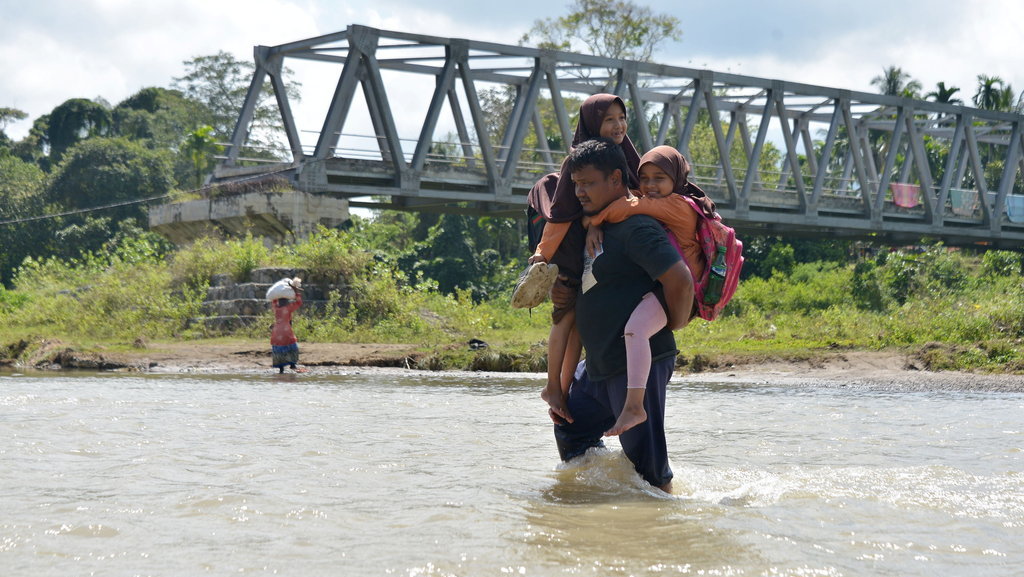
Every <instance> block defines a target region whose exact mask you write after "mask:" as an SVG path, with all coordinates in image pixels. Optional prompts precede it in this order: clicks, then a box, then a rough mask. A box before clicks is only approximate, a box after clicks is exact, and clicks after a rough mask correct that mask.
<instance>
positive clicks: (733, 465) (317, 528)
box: [0, 371, 1024, 577]
mask: <svg viewBox="0 0 1024 577" xmlns="http://www.w3.org/2000/svg"><path fill="white" fill-rule="evenodd" d="M542 383H543V378H542V376H540V375H528V376H489V375H471V374H423V373H388V372H374V371H369V372H364V373H352V374H347V375H316V374H309V375H302V376H297V375H283V376H277V375H274V376H270V375H240V376H211V375H81V374H57V375H33V376H24V375H9V374H8V375H6V376H0V435H2V438H3V439H4V441H3V443H0V491H2V492H3V495H4V501H3V503H4V504H3V515H2V516H0V568H3V569H4V573H5V574H11V575H34V576H35V575H38V576H51V575H52V576H57V575H60V576H63V575H68V574H71V575H80V574H89V573H95V574H108V575H110V574H118V575H119V574H124V575H136V574H137V575H191V574H197V573H201V572H202V573H208V574H214V575H222V574H237V573H244V574H268V575H269V574H277V575H319V574H325V575H410V576H413V575H416V576H418V575H481V576H482V575H488V576H490V575H578V574H589V575H881V574H885V575H921V576H933V575H958V576H959V575H979V576H982V575H984V576H986V577H987V576H991V575H1016V574H1018V568H1019V567H1020V566H1021V561H1022V560H1024V539H1022V537H1024V528H1022V525H1024V473H1022V467H1021V462H1022V458H1021V456H1022V445H1024V424H1022V422H1021V420H1022V414H1024V413H1022V412H1021V408H1022V407H1024V396H1022V395H1017V394H1006V393H991V394H986V393H977V392H974V393H970V394H967V393H952V392H943V393H905V394H897V393H892V392H877V391H871V390H866V389H856V390H840V389H835V388H822V389H814V388H792V387H789V388H787V387H778V386H775V387H773V386H765V385H736V384H719V383H686V384H683V383H674V384H673V385H672V386H671V390H670V401H669V422H668V423H667V425H668V434H669V437H670V438H669V447H670V450H671V451H672V455H671V456H672V461H673V467H674V469H675V471H676V479H675V481H674V492H675V494H674V495H666V494H664V493H662V492H660V491H658V490H656V489H653V488H651V487H649V486H647V485H646V484H645V483H644V482H643V481H642V480H641V479H640V478H639V477H638V476H637V475H636V474H635V473H634V472H633V470H632V468H631V466H630V464H629V462H628V461H627V460H626V459H625V458H624V457H623V455H622V453H621V452H620V451H619V450H617V445H616V443H615V442H614V441H612V442H611V443H610V444H609V447H611V448H610V449H606V450H599V451H594V452H592V453H590V454H588V455H587V456H585V457H584V458H582V459H579V460H577V461H574V462H573V463H570V464H568V465H561V464H559V463H558V462H557V451H556V450H555V447H554V443H553V440H552V438H551V432H550V426H549V424H548V423H547V421H546V415H545V411H544V406H543V403H542V402H541V401H540V400H539V398H538V397H537V394H538V393H539V390H540V387H541V386H542Z"/></svg>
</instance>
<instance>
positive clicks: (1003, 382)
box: [24, 341, 1024, 392]
mask: <svg viewBox="0 0 1024 577" xmlns="http://www.w3.org/2000/svg"><path fill="white" fill-rule="evenodd" d="M299 347H300V364H302V365H303V366H305V367H307V368H308V369H309V370H310V371H312V372H314V373H323V374H331V373H339V372H344V371H348V370H351V369H352V368H353V367H384V368H387V369H389V370H407V369H410V367H413V366H415V360H416V358H417V357H419V356H421V355H422V353H420V352H418V350H417V347H416V346H415V345H408V344H359V343H356V344H352V343H300V345H299ZM32 357H33V359H34V360H33V359H28V362H26V363H24V364H26V365H29V366H34V365H35V361H41V360H43V359H51V358H52V359H54V362H56V363H57V364H59V365H61V366H62V367H64V368H81V369H101V370H104V369H106V370H110V369H114V370H116V369H122V370H141V371H148V372H161V373H179V372H207V373H260V372H270V371H272V370H273V368H272V367H271V366H270V351H269V345H266V344H265V343H262V342H255V341H252V342H248V341H242V342H234V343H207V342H175V343H159V344H153V345H149V346H141V345H140V346H139V347H138V348H136V349H132V350H130V351H128V352H105V351H99V352H80V351H74V350H71V349H68V348H67V347H66V346H65V345H63V344H62V343H60V342H56V341H55V342H50V343H45V344H44V346H42V347H41V348H40V349H39V350H37V351H36V352H35V353H34V354H33V355H32ZM538 378H541V377H540V376H538ZM674 379H675V380H677V381H681V382H691V381H692V382H729V383H737V384H751V385H759V384H764V385H785V386H803V385H808V386H810V385H813V386H818V387H821V386H832V387H858V386H866V387H872V388H886V389H893V390H902V391H906V390H929V391H935V390H997V391H1012V392H1024V376H1022V375H983V374H974V373H960V372H931V371H925V370H921V369H920V367H919V366H918V365H917V363H916V362H915V361H914V360H913V359H911V358H909V357H907V356H906V355H902V354H899V353H894V352H874V351H843V352H823V353H821V354H820V355H818V356H815V357H814V358H812V359H808V360H801V361H785V360H769V361H753V360H750V359H743V358H736V359H732V360H728V361H725V362H724V363H720V364H719V366H717V367H715V368H712V369H708V370H703V371H700V372H687V371H686V369H685V368H683V369H680V370H677V371H676V375H675V377H674Z"/></svg>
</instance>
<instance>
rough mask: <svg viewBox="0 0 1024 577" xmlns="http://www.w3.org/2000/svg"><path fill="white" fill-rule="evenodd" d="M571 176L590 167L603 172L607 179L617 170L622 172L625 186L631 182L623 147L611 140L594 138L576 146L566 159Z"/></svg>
mask: <svg viewBox="0 0 1024 577" xmlns="http://www.w3.org/2000/svg"><path fill="white" fill-rule="evenodd" d="M566 165H567V167H568V169H569V174H572V173H573V172H576V171H578V170H582V169H584V168H586V167H588V166H593V167H594V168H596V169H598V170H600V171H601V173H602V174H604V176H605V178H608V177H609V176H611V174H612V172H615V170H616V169H618V170H620V171H621V173H620V174H621V175H622V182H623V184H625V183H627V182H629V181H628V180H627V176H626V175H627V174H629V168H628V165H627V164H626V154H625V153H624V152H622V147H621V146H619V145H618V144H615V141H614V140H611V139H609V138H592V139H590V140H586V141H583V142H581V143H579V144H577V145H576V147H575V148H573V149H572V151H571V152H570V153H569V157H568V158H567V159H566Z"/></svg>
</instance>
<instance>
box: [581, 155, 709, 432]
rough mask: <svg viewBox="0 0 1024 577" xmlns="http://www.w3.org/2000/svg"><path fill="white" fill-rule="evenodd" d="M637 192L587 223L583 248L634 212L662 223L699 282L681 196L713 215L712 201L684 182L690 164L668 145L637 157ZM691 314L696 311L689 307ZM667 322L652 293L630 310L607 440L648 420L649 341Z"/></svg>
mask: <svg viewBox="0 0 1024 577" xmlns="http://www.w3.org/2000/svg"><path fill="white" fill-rule="evenodd" d="M638 172H639V177H640V187H639V192H640V194H641V195H642V196H636V197H623V198H620V199H618V200H616V201H614V202H612V203H611V204H609V205H608V206H607V207H605V209H604V210H602V211H601V212H600V213H599V214H597V215H594V216H592V217H591V219H590V227H589V230H588V232H587V250H588V251H590V253H591V254H595V253H596V252H597V250H598V248H599V247H600V244H601V236H602V235H601V228H600V227H601V224H602V223H604V222H622V221H623V220H625V219H627V218H629V217H631V216H633V215H637V214H645V215H648V216H652V217H654V218H655V219H657V220H658V221H659V222H661V223H662V224H663V225H665V228H667V229H668V232H669V238H670V240H671V241H673V244H675V246H676V249H677V250H678V251H679V254H680V255H681V256H682V257H683V260H684V261H685V262H686V265H687V267H688V268H689V270H690V274H691V275H692V276H693V278H694V279H699V278H701V274H702V273H703V272H704V268H705V266H707V263H705V262H704V260H705V259H704V253H703V251H702V250H701V245H700V241H699V240H698V238H697V225H698V224H699V220H698V219H700V218H701V217H700V215H698V214H697V212H696V211H695V210H694V208H693V206H692V205H690V203H689V202H687V200H686V199H685V198H683V197H684V196H688V197H691V198H693V199H694V200H696V201H697V204H698V205H700V206H701V208H702V209H703V211H704V212H705V213H706V214H708V215H713V214H714V212H715V203H714V202H712V201H711V199H710V198H709V197H708V196H707V195H706V194H705V193H704V191H702V190H701V189H700V188H698V187H697V186H696V185H694V184H691V183H689V182H688V181H687V178H688V176H689V173H690V163H689V162H687V161H686V158H685V157H683V155H682V154H680V153H679V151H678V150H676V149H675V148H672V147H671V146H657V147H655V148H653V149H651V150H650V151H649V152H647V154H644V156H643V158H641V159H640V168H639V170H638ZM694 310H696V309H694ZM667 322H668V317H667V316H666V314H665V308H664V306H663V305H662V303H661V302H660V301H659V300H658V297H657V296H656V295H655V294H654V293H647V294H646V295H644V297H643V299H642V300H641V301H640V304H638V305H637V307H636V309H634V310H633V314H632V315H630V317H629V320H628V321H627V322H626V328H625V330H624V331H623V338H624V339H625V343H626V387H627V390H626V402H625V405H624V406H623V408H622V412H621V413H620V414H619V418H618V419H617V420H616V422H615V424H614V425H612V428H610V429H608V430H607V431H606V432H605V435H606V436H614V435H620V434H622V433H623V432H625V431H627V430H629V429H630V428H632V427H634V426H636V425H639V424H640V423H642V422H644V421H646V420H647V412H646V411H645V410H644V394H645V387H646V383H647V375H648V373H649V372H650V370H651V346H650V338H651V337H652V336H653V335H654V334H655V333H657V332H658V331H659V330H661V329H662V327H664V326H665V324H666V323H667Z"/></svg>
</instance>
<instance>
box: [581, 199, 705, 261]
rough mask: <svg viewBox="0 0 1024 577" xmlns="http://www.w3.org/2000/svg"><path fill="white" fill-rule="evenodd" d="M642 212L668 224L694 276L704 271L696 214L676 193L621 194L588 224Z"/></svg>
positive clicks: (614, 219) (697, 216)
mask: <svg viewBox="0 0 1024 577" xmlns="http://www.w3.org/2000/svg"><path fill="white" fill-rule="evenodd" d="M637 214H644V215H647V216H650V217H653V218H654V219H656V220H657V221H659V222H661V223H662V224H664V225H665V227H666V228H668V230H669V233H671V234H672V236H673V237H675V239H676V243H677V244H679V249H680V250H681V251H682V256H683V258H684V259H686V264H687V265H689V267H690V272H691V273H692V274H693V278H694V280H697V279H699V278H700V277H701V275H702V274H703V273H704V252H703V250H701V246H700V241H699V240H698V239H697V224H698V220H697V219H699V218H700V216H699V215H698V214H697V212H696V211H695V210H693V207H692V206H690V203H688V202H687V201H686V199H685V198H683V197H682V196H680V195H678V194H670V195H668V196H666V197H663V198H653V197H649V196H624V197H622V198H620V199H617V200H615V201H614V202H612V203H611V204H609V205H608V206H606V207H605V208H604V210H602V211H601V212H600V213H599V214H597V215H595V216H592V217H591V220H590V224H591V226H595V225H596V226H601V223H603V222H606V221H607V222H622V221H624V220H626V219H627V218H629V217H631V216H634V215H637Z"/></svg>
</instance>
